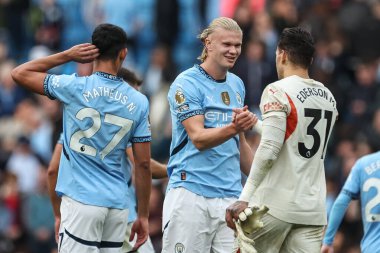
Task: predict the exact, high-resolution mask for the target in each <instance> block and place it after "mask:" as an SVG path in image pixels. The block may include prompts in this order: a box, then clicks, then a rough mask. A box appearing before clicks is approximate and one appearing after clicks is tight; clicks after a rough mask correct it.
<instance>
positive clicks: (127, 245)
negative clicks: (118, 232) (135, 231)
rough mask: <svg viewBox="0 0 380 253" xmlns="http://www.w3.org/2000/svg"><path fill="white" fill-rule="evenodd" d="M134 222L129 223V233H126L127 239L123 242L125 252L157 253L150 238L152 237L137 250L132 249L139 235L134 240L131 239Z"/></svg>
mask: <svg viewBox="0 0 380 253" xmlns="http://www.w3.org/2000/svg"><path fill="white" fill-rule="evenodd" d="M132 225H133V222H130V223H128V227H127V233H126V234H125V239H124V243H123V253H129V252H131V253H132V252H133V253H155V251H154V248H153V244H152V241H151V240H150V237H148V240H147V241H146V242H145V243H144V244H143V245H141V247H140V248H139V249H138V250H137V251H131V250H132V248H133V246H134V245H135V243H136V240H137V235H135V238H134V239H133V241H132V242H130V241H129V236H130V235H131V229H132Z"/></svg>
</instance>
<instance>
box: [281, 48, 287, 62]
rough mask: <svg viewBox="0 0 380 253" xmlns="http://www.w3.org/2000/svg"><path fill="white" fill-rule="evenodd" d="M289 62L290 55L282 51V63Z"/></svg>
mask: <svg viewBox="0 0 380 253" xmlns="http://www.w3.org/2000/svg"><path fill="white" fill-rule="evenodd" d="M288 60H289V59H288V53H287V52H286V51H285V50H283V49H281V51H280V61H281V63H286V62H287V61H288Z"/></svg>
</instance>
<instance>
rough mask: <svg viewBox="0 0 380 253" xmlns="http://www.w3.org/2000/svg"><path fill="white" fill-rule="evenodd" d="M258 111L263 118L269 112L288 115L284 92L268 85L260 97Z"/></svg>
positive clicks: (288, 110) (287, 102) (288, 108)
mask: <svg viewBox="0 0 380 253" xmlns="http://www.w3.org/2000/svg"><path fill="white" fill-rule="evenodd" d="M260 110H261V113H262V115H263V118H265V117H266V116H267V115H268V113H271V112H285V113H286V114H287V115H288V114H289V113H290V104H289V100H288V97H287V95H286V93H285V91H283V90H282V89H279V88H276V87H275V86H274V85H268V86H267V87H266V88H265V90H264V91H263V95H262V96H261V102H260Z"/></svg>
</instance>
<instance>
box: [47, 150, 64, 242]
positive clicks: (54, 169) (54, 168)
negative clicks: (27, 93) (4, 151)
mask: <svg viewBox="0 0 380 253" xmlns="http://www.w3.org/2000/svg"><path fill="white" fill-rule="evenodd" d="M61 152H62V144H61V143H57V144H56V145H55V148H54V152H53V156H52V159H51V161H50V164H49V167H48V171H47V174H48V178H47V181H48V190H49V196H50V201H51V204H52V206H53V212H54V218H55V226H54V228H55V239H56V241H57V242H58V232H59V225H60V221H61V212H60V206H61V198H60V197H58V196H57V193H56V192H55V187H56V185H57V177H58V170H59V161H60V159H61Z"/></svg>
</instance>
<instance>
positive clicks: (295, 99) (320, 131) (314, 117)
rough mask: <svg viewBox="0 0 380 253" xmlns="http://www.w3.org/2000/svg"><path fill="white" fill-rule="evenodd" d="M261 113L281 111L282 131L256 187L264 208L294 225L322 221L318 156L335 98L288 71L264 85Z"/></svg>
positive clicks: (331, 121) (323, 189) (320, 86)
mask: <svg viewBox="0 0 380 253" xmlns="http://www.w3.org/2000/svg"><path fill="white" fill-rule="evenodd" d="M261 110H262V112H263V117H264V118H265V117H266V114H265V113H266V112H269V111H285V112H286V113H287V119H286V133H285V140H284V144H283V147H282V149H281V151H280V154H279V157H278V159H277V161H276V162H275V163H274V164H273V166H272V168H271V170H270V171H269V173H268V175H267V176H266V177H265V179H264V181H263V183H262V184H261V185H260V187H259V188H258V191H257V194H256V195H257V197H256V198H260V202H261V203H263V204H266V205H268V206H269V208H270V213H272V215H274V216H275V217H277V218H280V219H282V220H284V221H287V222H290V223H296V224H309V225H323V224H326V212H325V198H326V184H325V174H324V164H323V162H324V155H325V152H326V146H327V142H328V139H329V136H330V133H331V130H332V128H333V126H334V123H335V120H336V117H337V114H338V113H337V110H336V105H335V99H334V97H333V95H332V94H331V92H330V91H329V90H328V89H327V88H326V87H324V86H323V84H321V83H319V82H317V81H314V80H312V79H303V78H301V77H298V76H290V77H287V78H284V79H282V80H280V81H277V82H275V83H272V84H270V85H268V86H267V88H266V89H265V91H264V92H263V98H262V101H261Z"/></svg>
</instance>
